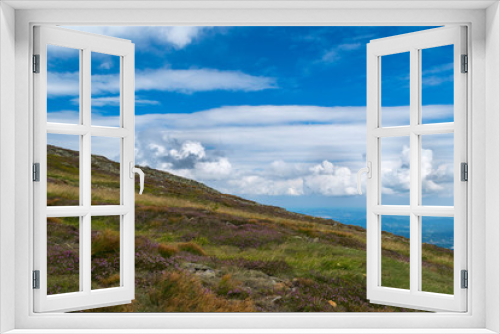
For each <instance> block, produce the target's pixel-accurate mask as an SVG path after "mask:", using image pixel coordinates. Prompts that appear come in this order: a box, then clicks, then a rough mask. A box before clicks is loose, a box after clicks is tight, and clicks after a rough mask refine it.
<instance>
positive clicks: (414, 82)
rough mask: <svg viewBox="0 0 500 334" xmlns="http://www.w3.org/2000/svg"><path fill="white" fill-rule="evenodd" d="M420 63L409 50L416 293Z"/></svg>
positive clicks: (415, 281) (413, 281)
mask: <svg viewBox="0 0 500 334" xmlns="http://www.w3.org/2000/svg"><path fill="white" fill-rule="evenodd" d="M419 63H420V61H419V50H418V49H412V50H410V128H411V132H410V210H411V213H410V291H411V292H412V293H416V292H417V291H418V290H419V289H418V287H419V285H420V283H419V281H420V269H421V268H420V261H419V259H420V256H419V255H420V254H419V253H420V252H419V248H420V242H419V239H420V233H419V225H420V224H419V220H420V218H419V217H418V216H417V215H416V214H415V212H414V209H415V208H416V207H417V206H418V205H419V203H420V201H419V183H420V168H419V162H420V157H419V155H420V154H419V152H420V149H419V146H420V145H419V141H420V139H419V138H420V137H419V135H418V134H416V133H415V129H416V127H417V125H418V123H419V105H420V103H419V102H420V87H419V86H420V85H419V77H420V64H419Z"/></svg>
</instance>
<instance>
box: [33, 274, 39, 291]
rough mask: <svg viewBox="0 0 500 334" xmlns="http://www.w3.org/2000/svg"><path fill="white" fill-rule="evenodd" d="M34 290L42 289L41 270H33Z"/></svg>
mask: <svg viewBox="0 0 500 334" xmlns="http://www.w3.org/2000/svg"><path fill="white" fill-rule="evenodd" d="M33 289H40V270H33Z"/></svg>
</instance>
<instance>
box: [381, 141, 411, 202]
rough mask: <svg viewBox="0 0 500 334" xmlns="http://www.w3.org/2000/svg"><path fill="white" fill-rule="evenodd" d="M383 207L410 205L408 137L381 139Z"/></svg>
mask: <svg viewBox="0 0 500 334" xmlns="http://www.w3.org/2000/svg"><path fill="white" fill-rule="evenodd" d="M380 145H381V159H380V171H381V175H382V180H381V192H382V204H383V205H410V137H388V138H382V139H381V143H380Z"/></svg>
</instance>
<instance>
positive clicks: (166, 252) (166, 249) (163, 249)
mask: <svg viewBox="0 0 500 334" xmlns="http://www.w3.org/2000/svg"><path fill="white" fill-rule="evenodd" d="M158 253H160V255H161V256H163V257H164V258H167V257H171V256H172V255H175V254H177V253H179V248H177V247H175V246H172V245H165V244H158Z"/></svg>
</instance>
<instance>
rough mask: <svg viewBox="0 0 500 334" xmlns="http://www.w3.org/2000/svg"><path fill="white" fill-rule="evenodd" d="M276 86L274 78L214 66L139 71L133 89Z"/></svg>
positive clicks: (244, 88)
mask: <svg viewBox="0 0 500 334" xmlns="http://www.w3.org/2000/svg"><path fill="white" fill-rule="evenodd" d="M272 88H277V85H276V80H275V79H274V78H269V77H263V76H253V75H249V74H245V73H243V72H240V71H219V70H216V69H207V68H204V69H203V68H202V69H187V70H173V69H167V68H165V69H155V70H144V71H138V72H137V75H136V90H138V91H141V90H159V91H170V92H182V93H193V92H203V91H213V90H229V91H245V92H251V91H259V90H264V89H272Z"/></svg>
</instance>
